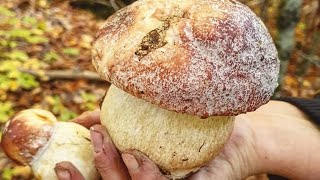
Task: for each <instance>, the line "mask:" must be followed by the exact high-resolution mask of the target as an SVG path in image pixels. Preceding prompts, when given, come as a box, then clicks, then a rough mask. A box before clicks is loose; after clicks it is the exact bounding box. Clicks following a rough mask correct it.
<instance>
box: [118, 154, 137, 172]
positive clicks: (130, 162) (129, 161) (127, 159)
mask: <svg viewBox="0 0 320 180" xmlns="http://www.w3.org/2000/svg"><path fill="white" fill-rule="evenodd" d="M121 156H122V159H123V162H124V163H125V164H126V166H127V168H128V169H129V170H136V169H138V168H139V163H138V161H137V159H136V158H135V157H134V156H133V155H131V154H122V155H121Z"/></svg>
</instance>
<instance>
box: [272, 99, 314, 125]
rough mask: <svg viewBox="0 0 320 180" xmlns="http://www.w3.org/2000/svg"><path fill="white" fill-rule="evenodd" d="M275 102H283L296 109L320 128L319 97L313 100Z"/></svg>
mask: <svg viewBox="0 0 320 180" xmlns="http://www.w3.org/2000/svg"><path fill="white" fill-rule="evenodd" d="M277 100H279V101H285V102H288V103H290V104H292V105H294V106H296V107H298V108H299V109H300V110H301V111H302V112H304V113H305V114H306V115H307V116H309V118H310V119H311V120H312V121H313V122H314V123H315V124H317V125H319V126H320V97H318V98H315V99H299V98H279V99H277Z"/></svg>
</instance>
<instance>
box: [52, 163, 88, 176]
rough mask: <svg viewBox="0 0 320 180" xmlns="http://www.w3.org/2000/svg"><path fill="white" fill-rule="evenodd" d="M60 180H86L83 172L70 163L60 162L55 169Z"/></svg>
mask: <svg viewBox="0 0 320 180" xmlns="http://www.w3.org/2000/svg"><path fill="white" fill-rule="evenodd" d="M54 170H55V172H56V175H57V177H58V179H59V180H84V177H83V176H82V174H81V172H80V171H79V170H78V169H77V168H76V167H75V166H74V165H73V164H71V163H70V162H66V161H63V162H60V163H57V164H56V167H55V168H54Z"/></svg>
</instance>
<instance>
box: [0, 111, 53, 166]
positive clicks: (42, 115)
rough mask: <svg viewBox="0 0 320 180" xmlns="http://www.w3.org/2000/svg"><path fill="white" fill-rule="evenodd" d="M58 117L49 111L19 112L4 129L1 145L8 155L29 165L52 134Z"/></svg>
mask: <svg viewBox="0 0 320 180" xmlns="http://www.w3.org/2000/svg"><path fill="white" fill-rule="evenodd" d="M56 122H57V119H56V117H55V116H54V115H53V114H52V113H51V112H49V111H45V110H40V109H28V110H24V111H21V112H19V113H18V114H17V115H15V116H14V117H13V119H12V120H10V121H9V122H8V123H7V124H6V126H5V129H4V131H3V134H2V140H1V146H2V148H3V150H4V152H5V153H6V155H7V156H8V157H9V158H10V159H12V160H14V161H16V162H18V163H20V164H23V165H28V164H29V163H30V162H31V161H32V160H33V159H34V158H35V157H36V155H37V153H38V152H39V150H40V149H41V148H42V147H44V146H45V145H46V144H47V142H48V141H49V139H50V138H51V136H52V132H53V127H54V125H55V123H56Z"/></svg>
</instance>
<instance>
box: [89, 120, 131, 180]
mask: <svg viewBox="0 0 320 180" xmlns="http://www.w3.org/2000/svg"><path fill="white" fill-rule="evenodd" d="M90 133H91V141H92V144H93V148H94V160H95V164H96V168H97V169H98V171H99V172H100V174H101V176H102V178H103V179H112V180H113V179H114V180H126V179H130V176H129V173H128V170H127V168H126V166H125V165H124V163H123V161H122V159H121V156H120V154H119V152H118V150H117V149H116V147H115V146H114V144H113V142H112V140H111V139H110V137H109V134H108V133H107V131H106V129H105V128H104V127H103V126H101V125H94V126H93V127H91V128H90Z"/></svg>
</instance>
